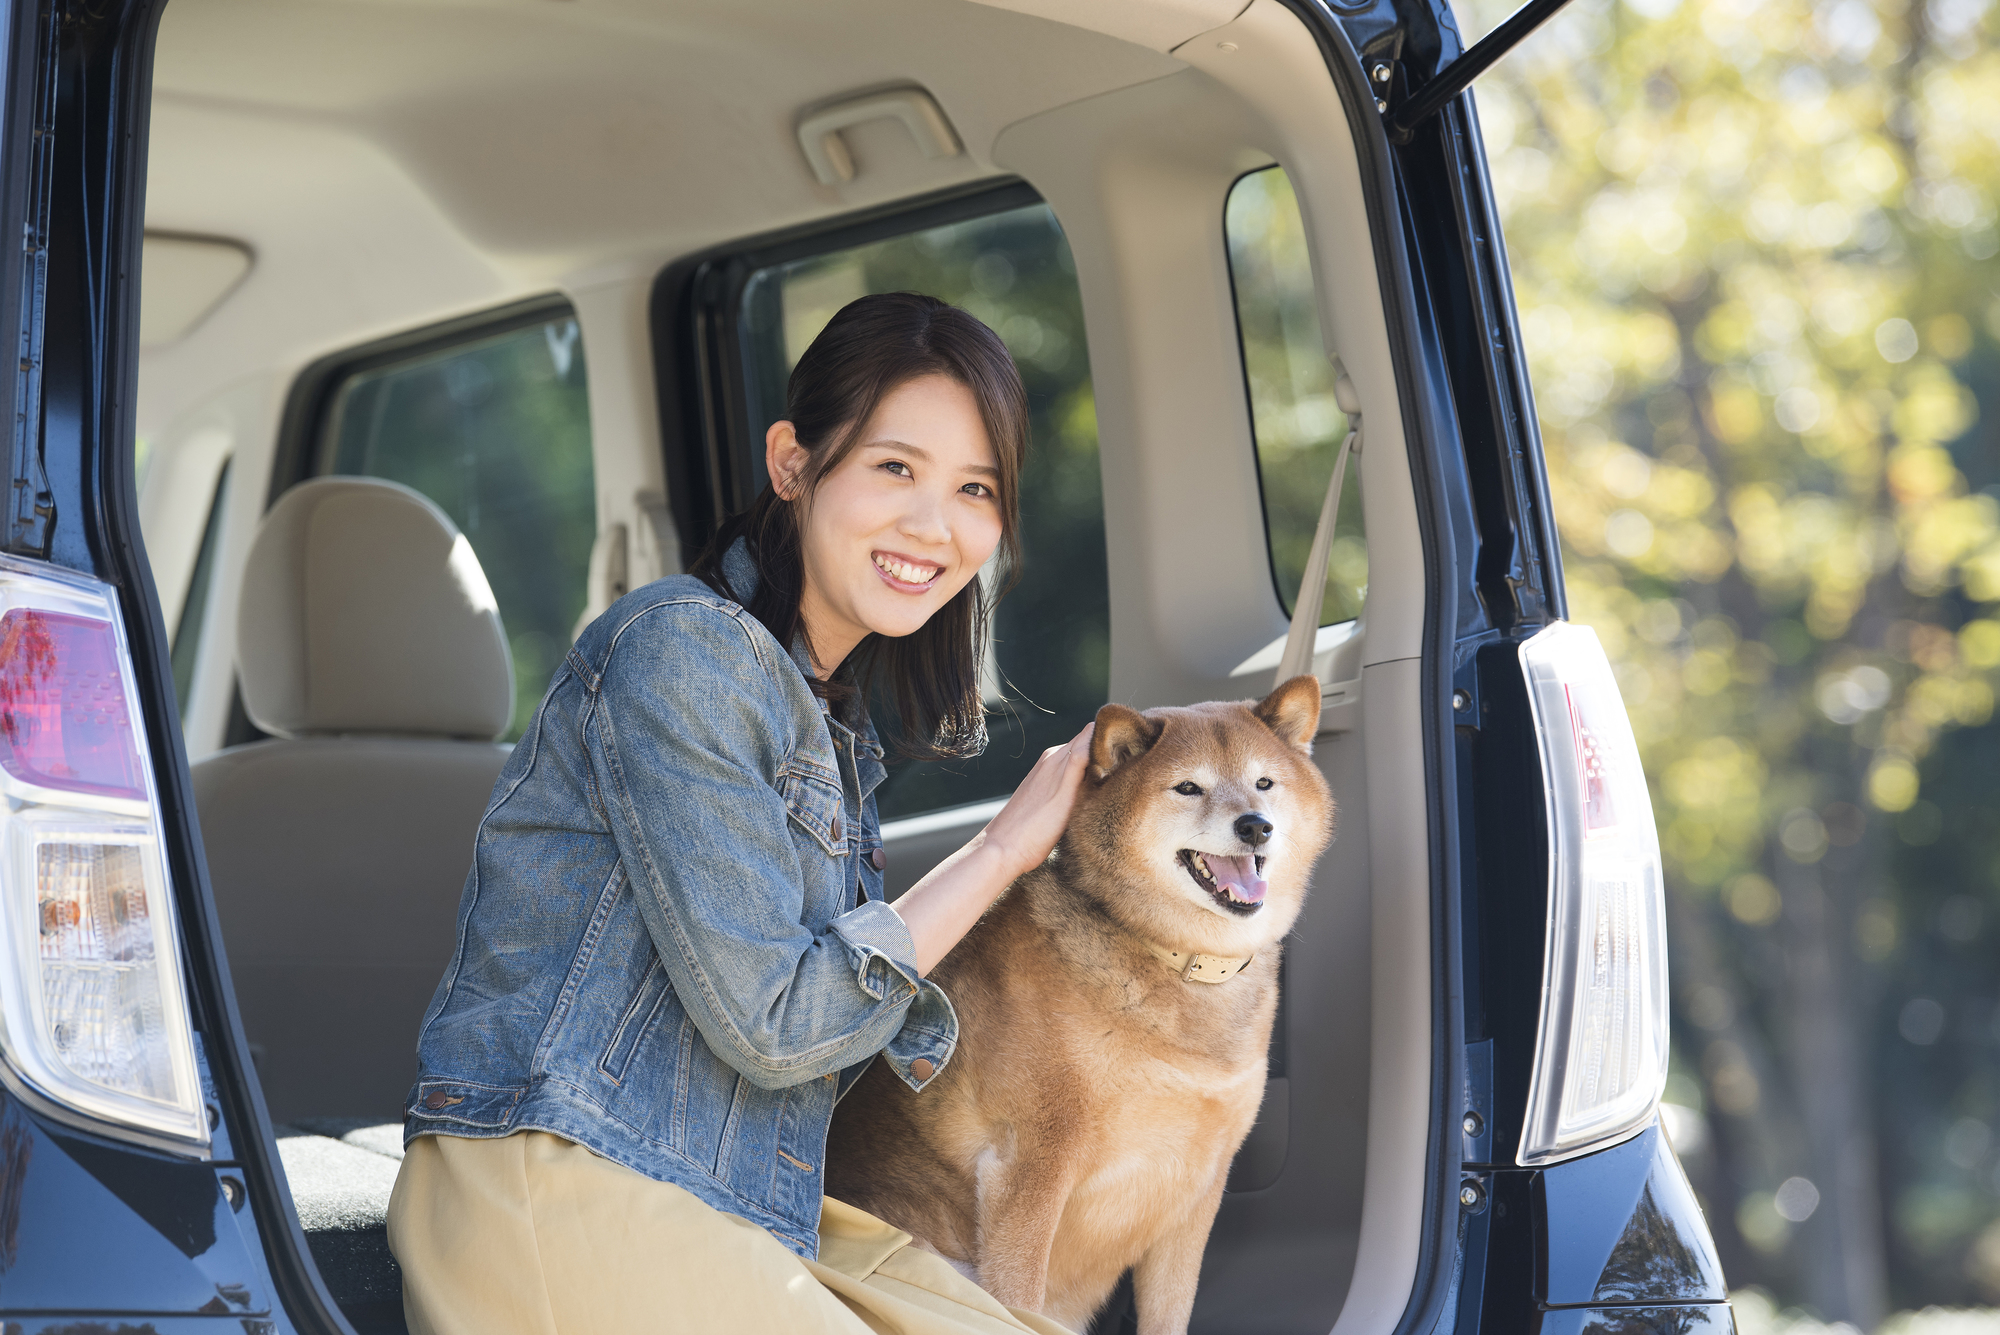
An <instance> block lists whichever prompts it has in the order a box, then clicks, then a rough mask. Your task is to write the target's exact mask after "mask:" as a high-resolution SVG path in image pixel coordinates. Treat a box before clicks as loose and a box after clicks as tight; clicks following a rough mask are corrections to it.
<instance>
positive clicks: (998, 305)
mask: <svg viewBox="0 0 2000 1335" xmlns="http://www.w3.org/2000/svg"><path fill="white" fill-rule="evenodd" d="M904 290H908V291H916V292H926V293H929V294H931V295H933V296H936V297H940V298H942V299H943V300H945V301H949V302H951V303H952V304H954V305H957V306H962V307H964V308H965V309H966V310H968V311H970V312H971V313H972V314H974V315H976V316H978V317H979V318H980V319H982V320H984V321H985V322H986V323H987V324H989V325H991V326H992V327H993V328H994V329H995V330H996V331H997V332H998V333H999V335H1000V337H1001V338H1002V339H1003V340H1004V341H1005V342H1006V344H1007V348H1008V350H1009V351H1010V352H1012V353H1013V354H1014V360H1015V361H1016V363H1018V364H1019V366H1020V368H1021V377H1022V379H1023V380H1024V381H1025V382H1026V384H1027V388H1028V404H1029V411H1030V414H1031V433H1032V434H1031V438H1030V444H1029V447H1028V463H1027V468H1026V469H1025V471H1024V473H1023V475H1022V478H1021V549H1022V569H1021V578H1020V581H1019V582H1018V583H1017V584H1016V585H1015V586H1014V588H1013V590H1012V591H1011V592H1010V593H1008V594H1007V596H1006V597H1005V598H1004V599H1002V600H1001V603H1000V606H999V610H998V613H997V615H996V617H995V619H994V652H993V659H992V662H991V663H990V664H989V670H988V673H987V678H988V687H987V700H988V705H989V716H988V719H987V727H988V731H989V733H990V737H991V740H990V743H989V745H988V746H987V749H986V754H985V755H983V756H980V757H978V758H976V759H972V760H965V761H955V762H950V763H941V762H923V763H911V762H894V763H892V764H891V766H890V773H889V778H888V779H887V780H886V781H885V782H884V784H883V787H882V788H881V790H880V791H879V793H878V795H877V796H878V801H879V802H880V804H881V810H882V815H883V817H884V818H885V819H886V818H894V817H897V816H909V815H915V814H917V813H920V812H925V811H932V810H936V809H938V808H942V807H951V806H958V805H962V804H965V803H970V802H978V801H983V800H986V799H989V798H995V797H1004V796H1005V795H1007V794H1008V793H1010V792H1012V791H1013V789H1014V785H1015V784H1017V783H1019V782H1020V780H1021V778H1022V776H1023V775H1025V774H1026V773H1027V772H1028V769H1029V767H1030V766H1031V765H1032V764H1033V763H1034V761H1035V758H1036V757H1037V756H1039V755H1040V754H1041V752H1042V751H1043V750H1044V749H1045V748H1047V747H1050V746H1054V745H1056V744H1057V743H1059V742H1064V741H1067V740H1068V739H1069V738H1070V737H1072V736H1073V735H1075V733H1076V732H1077V730H1078V729H1080V728H1081V727H1082V726H1083V725H1084V724H1085V723H1087V722H1089V721H1090V718H1091V716H1092V715H1093V714H1095V713H1096V711H1097V708H1098V706H1099V705H1102V704H1103V703H1104V700H1105V696H1106V692H1107V691H1108V689H1109V681H1110V667H1111V610H1110V606H1111V600H1110V594H1109V591H1108V589H1107V586H1106V580H1105V558H1104V495H1103V483H1102V480H1101V478H1100V476H1099V473H1098V466H1097V410H1096V401H1095V399H1093V397H1092V395H1091V387H1090V360H1089V356H1088V353H1087V351H1086V349H1085V347H1084V334H1083V305H1082V300H1081V298H1080V297H1079V295H1078V293H1077V287H1076V265H1075V263H1074V261H1073V260H1072V259H1071V258H1070V253H1069V246H1068V244H1067V243H1066V242H1065V241H1064V240H1063V234H1062V229H1061V228H1060V227H1058V226H1057V225H1056V220H1055V215H1054V214H1053V213H1051V212H1050V211H1049V208H1048V206H1047V205H1045V204H1040V203H1036V204H1031V205H1028V206H1026V207H1021V208H1014V209H1009V210H1006V211H1004V212H1000V213H994V214H989V215H986V216H984V217H978V218H973V219H970V220H967V221H962V222H954V223H950V224H948V225H945V226H939V227H931V228H926V229H923V230H919V231H913V232H909V233H905V234H903V235H900V236H894V237H890V238H888V239H886V240H881V241H875V242H871V243H869V244H867V245H862V246H855V247H851V248H848V249H844V250H838V251H833V252H830V253H824V254H819V255H815V256H812V257H810V258H806V259H800V260H795V261H792V262H789V263H784V264H774V265H771V266H769V267H767V268H763V269H759V270H757V271H755V272H754V273H752V274H751V275H750V277H749V282H748V285H747V286H746V287H745V288H744V290H743V299H742V309H741V312H740V315H739V321H740V323H739V328H740V330H741V333H742V338H743V343H744V353H745V356H744V362H745V368H746V373H747V381H748V383H747V385H746V390H747V392H748V398H749V411H750V419H751V423H750V424H751V426H752V427H753V428H754V434H753V437H752V438H753V439H755V440H757V441H759V442H761V440H762V438H763V433H764V430H765V428H766V427H768V426H769V425H770V423H771V422H773V421H776V420H777V419H778V418H779V417H780V416H782V415H783V412H784V401H785V381H786V378H787V377H788V376H789V375H790V374H791V368H792V366H793V365H794V363H796V362H797V361H798V358H799V356H800V354H801V353H803V352H804V351H805V349H806V347H807V345H808V344H810V343H811V342H812V340H813V339H814V338H815V337H816V336H817V335H818V334H819V331H820V330H821V329H822V328H824V327H825V325H826V322H827V321H828V320H829V319H831V318H832V317H833V314H834V312H835V311H837V310H839V309H840V308H841V307H842V306H844V305H846V304H847V303H848V302H850V301H852V300H854V299H855V298H856V297H859V296H863V295H865V294H867V293H870V292H896V291H904ZM752 454H753V459H752V460H751V467H752V468H753V469H754V470H755V477H756V483H757V486H759V487H761V486H762V485H763V475H762V468H763V455H762V453H761V451H752ZM876 717H877V719H881V718H882V717H883V710H882V709H881V707H880V706H879V705H878V707H877V709H876Z"/></svg>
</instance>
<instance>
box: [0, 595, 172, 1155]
mask: <svg viewBox="0 0 2000 1335" xmlns="http://www.w3.org/2000/svg"><path fill="white" fill-rule="evenodd" d="M148 754H149V753H148V751H147V749H146V732H145V721H144V716H143V715H142V714H141V713H140V709H139V698H138V694H137V692H136V690H135V689H134V686H133V679H132V667H131V657H130V655H129V654H128V653H127V651H126V645H125V634H124V629H123V626H122V623H121V622H120V620H119V617H118V607H117V602H116V595H115V594H114V593H113V591H112V590H111V588H110V587H109V586H107V585H104V584H101V583H99V582H98V581H96V580H93V579H88V578H86V577H83V576H80V575H75V574H71V573H69V572H66V571H60V570H56V569H53V568H49V567H38V566H29V565H27V564H24V563H22V562H17V561H10V560H6V559H4V558H0V790H4V792H5V794H6V798H7V800H6V802H5V804H4V808H5V809H4V810H0V1055H4V1057H5V1059H6V1063H7V1066H8V1067H9V1068H10V1069H11V1072H12V1074H13V1075H14V1076H15V1077H18V1079H19V1081H20V1082H23V1083H25V1084H26V1085H27V1086H28V1089H29V1090H30V1091H32V1093H33V1094H34V1095H39V1096H40V1098H41V1099H43V1100H47V1101H49V1102H50V1103H53V1104H54V1105H56V1109H57V1110H58V1111H66V1112H69V1113H72V1114H77V1113H80V1114H82V1115H83V1116H84V1117H86V1118H88V1119H91V1120H92V1121H94V1122H100V1123H111V1124H113V1125H114V1126H116V1127H123V1128H127V1129H129V1130H135V1131H138V1132H141V1133H144V1134H145V1135H147V1136H148V1137H154V1138H164V1139H165V1140H167V1141H169V1142H172V1143H175V1144H179V1145H182V1146H184V1147H188V1148H194V1149H197V1150H203V1149H206V1147H207V1144H208V1122H207V1118H206V1115H205V1112H204V1109H203V1107H202V1100H201V1083H200V1078H199V1075H198V1073H197V1071H196V1067H195V1056H194V1040H193V1035H192V1033H191V1032H190V1030H189V1025H188V1014H187V1000H186V994H185V992H184V990H183V984H182V975H181V965H180V946H179V940H180V937H179V933H178V931H177V930H176V925H175V919H174V904H173V895H172V892H171V887H170V885H169V883H168V880H167V872H166V866H165V863H164V862H163V861H162V859H161V856H160V825H159V815H158V808H157V805H156V803H155V801H154V793H153V776H152V769H151V766H150V764H149V763H148V761H147V759H146V757H147V755H148Z"/></svg>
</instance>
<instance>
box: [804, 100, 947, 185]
mask: <svg viewBox="0 0 2000 1335" xmlns="http://www.w3.org/2000/svg"><path fill="white" fill-rule="evenodd" d="M875 120H897V121H901V122H902V123H903V128H904V129H906V130H908V131H909V132H910V138H912V139H914V140H916V141H917V147H918V148H919V149H920V150H922V152H923V155H924V156H925V157H927V158H950V157H956V156H957V155H958V153H959V151H960V148H959V143H958V135H957V134H956V133H954V132H953V130H952V128H951V122H950V121H948V120H946V119H945V116H944V112H943V111H941V110H939V109H938V104H937V103H936V101H934V100H933V99H932V97H931V95H930V94H929V93H927V92H925V91H924V90H923V89H921V88H892V89H890V90H889V91H887V92H883V93H869V94H866V95H865V96H862V97H855V98H849V99H848V100H847V101H844V102H836V103H834V104H833V105H832V106H829V107H821V108H820V109H819V110H818V111H815V112H813V113H811V114H810V115H808V116H804V117H801V118H800V120H799V147H800V148H802V149H804V150H805V154H806V161H807V162H809V163H811V164H812V169H813V175H814V176H817V177H818V178H819V183H820V184H821V185H839V184H840V183H841V182H843V181H851V180H853V179H854V155H853V154H852V153H850V152H849V151H848V149H847V141H846V140H845V139H843V138H841V135H840V132H841V131H842V130H846V129H851V128H852V127H854V126H856V125H860V124H862V123H864V122H866V121H875Z"/></svg>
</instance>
